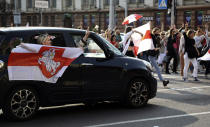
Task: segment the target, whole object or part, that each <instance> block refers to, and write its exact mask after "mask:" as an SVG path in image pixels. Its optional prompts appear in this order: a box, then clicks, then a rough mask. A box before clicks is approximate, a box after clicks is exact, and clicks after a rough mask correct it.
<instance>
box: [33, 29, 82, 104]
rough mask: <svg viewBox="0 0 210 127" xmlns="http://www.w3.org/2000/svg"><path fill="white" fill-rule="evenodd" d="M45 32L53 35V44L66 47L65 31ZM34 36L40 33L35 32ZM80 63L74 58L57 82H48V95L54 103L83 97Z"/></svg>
mask: <svg viewBox="0 0 210 127" xmlns="http://www.w3.org/2000/svg"><path fill="white" fill-rule="evenodd" d="M43 33H45V34H46V33H47V34H48V35H50V36H52V38H53V40H52V45H53V46H60V47H66V38H65V36H64V35H65V34H64V33H63V32H57V31H54V32H53V31H48V32H47V31H45V32H43ZM33 36H39V35H37V34H34V35H33ZM33 36H32V37H31V39H32V42H34V43H36V40H33V39H34V38H36V37H33ZM79 65H80V60H79V59H76V60H74V61H73V62H72V63H71V64H70V65H69V66H68V67H67V69H66V70H65V72H64V73H63V75H62V77H60V78H59V79H58V81H57V82H56V83H53V84H52V83H46V88H47V91H49V93H47V94H48V95H47V96H49V99H50V101H52V102H54V103H70V102H77V101H79V100H80V99H81V80H80V77H81V69H80V67H79Z"/></svg>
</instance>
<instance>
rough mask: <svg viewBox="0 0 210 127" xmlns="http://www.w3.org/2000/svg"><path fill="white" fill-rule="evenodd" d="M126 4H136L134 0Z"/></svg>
mask: <svg viewBox="0 0 210 127" xmlns="http://www.w3.org/2000/svg"><path fill="white" fill-rule="evenodd" d="M128 3H129V4H136V0H129V1H128Z"/></svg>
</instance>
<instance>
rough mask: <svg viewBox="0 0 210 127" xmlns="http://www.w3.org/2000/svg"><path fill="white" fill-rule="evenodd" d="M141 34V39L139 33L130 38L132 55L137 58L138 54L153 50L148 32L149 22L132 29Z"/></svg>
mask: <svg viewBox="0 0 210 127" xmlns="http://www.w3.org/2000/svg"><path fill="white" fill-rule="evenodd" d="M134 30H135V31H138V32H140V33H142V34H143V37H142V36H141V35H140V34H139V33H136V32H135V33H133V34H132V35H131V38H132V40H133V43H134V54H135V55H136V56H137V54H138V53H141V52H143V51H147V50H150V49H154V44H153V41H152V36H151V32H150V22H148V23H147V24H145V25H142V26H140V27H138V28H135V29H134Z"/></svg>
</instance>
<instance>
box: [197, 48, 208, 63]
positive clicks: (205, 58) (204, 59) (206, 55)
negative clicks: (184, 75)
mask: <svg viewBox="0 0 210 127" xmlns="http://www.w3.org/2000/svg"><path fill="white" fill-rule="evenodd" d="M198 60H203V61H208V60H210V49H209V50H208V52H207V53H206V54H205V55H204V56H202V57H200V58H198Z"/></svg>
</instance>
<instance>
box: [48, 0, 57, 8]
mask: <svg viewBox="0 0 210 127" xmlns="http://www.w3.org/2000/svg"><path fill="white" fill-rule="evenodd" d="M49 5H50V7H51V8H56V0H51V1H50V0H49Z"/></svg>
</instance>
